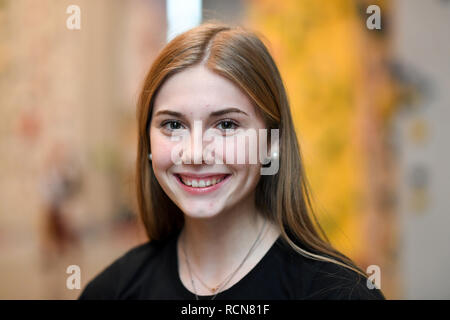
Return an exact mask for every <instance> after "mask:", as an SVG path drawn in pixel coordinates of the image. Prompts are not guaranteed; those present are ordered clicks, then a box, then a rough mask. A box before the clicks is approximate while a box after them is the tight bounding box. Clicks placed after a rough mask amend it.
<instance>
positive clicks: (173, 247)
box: [170, 233, 282, 300]
mask: <svg viewBox="0 0 450 320" xmlns="http://www.w3.org/2000/svg"><path fill="white" fill-rule="evenodd" d="M178 236H179V233H178V234H177V235H176V236H175V237H174V239H173V241H172V244H171V248H170V253H171V260H172V263H171V269H172V270H171V273H172V275H173V279H175V286H176V287H177V291H178V292H182V293H183V295H184V296H185V297H186V298H188V299H195V294H194V293H193V292H191V291H190V290H189V289H187V288H186V287H185V286H184V284H183V282H182V281H181V278H180V275H179V273H178V253H177V242H178ZM281 241H282V239H281V235H279V236H278V237H277V239H276V241H274V242H273V243H272V245H271V247H270V248H269V250H267V252H266V253H265V254H264V256H263V257H262V258H261V259H260V260H259V261H258V263H257V264H256V265H255V266H254V267H253V268H252V269H251V270H250V271H249V272H248V273H247V274H246V275H245V276H244V277H242V278H241V279H240V280H239V281H238V282H236V283H235V284H233V285H232V286H231V287H229V288H228V289H225V290H223V291H221V292H219V293H218V294H217V296H220V295H228V294H231V295H234V292H238V291H239V288H240V287H242V286H243V285H245V283H247V282H249V281H250V280H251V279H252V278H254V277H255V275H256V274H257V273H258V272H259V270H261V269H262V268H263V266H264V264H265V262H266V261H267V260H268V259H269V258H270V257H271V256H272V254H273V252H274V251H275V247H276V245H278V244H279V243H280V242H281ZM215 295H216V294H213V295H198V297H199V299H201V300H211V299H212V298H213V297H214V296H215Z"/></svg>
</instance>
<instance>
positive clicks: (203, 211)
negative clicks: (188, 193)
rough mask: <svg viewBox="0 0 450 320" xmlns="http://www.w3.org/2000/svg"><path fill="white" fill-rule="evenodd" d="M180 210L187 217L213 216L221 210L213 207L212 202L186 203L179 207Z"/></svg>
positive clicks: (204, 217) (205, 217)
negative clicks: (203, 203)
mask: <svg viewBox="0 0 450 320" xmlns="http://www.w3.org/2000/svg"><path fill="white" fill-rule="evenodd" d="M181 211H183V213H184V214H185V215H186V216H188V217H189V218H203V219H207V218H213V217H215V216H218V215H219V214H220V212H222V210H220V209H219V208H217V207H213V204H210V205H204V206H203V205H201V204H200V203H198V204H192V203H190V204H186V205H184V206H182V207H181Z"/></svg>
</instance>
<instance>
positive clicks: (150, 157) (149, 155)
mask: <svg viewBox="0 0 450 320" xmlns="http://www.w3.org/2000/svg"><path fill="white" fill-rule="evenodd" d="M148 160H150V161H152V154H151V153H149V154H148Z"/></svg>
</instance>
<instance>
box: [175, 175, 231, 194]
mask: <svg viewBox="0 0 450 320" xmlns="http://www.w3.org/2000/svg"><path fill="white" fill-rule="evenodd" d="M230 177H231V174H230V175H228V176H226V177H225V179H223V180H222V181H220V182H219V183H216V184H215V185H213V186H209V187H203V188H193V187H190V186H187V185H185V184H184V183H183V182H181V180H180V178H179V177H178V176H177V175H175V179H176V180H177V181H178V183H179V184H180V186H181V188H182V189H183V190H185V191H186V192H188V193H190V194H205V193H210V192H213V191H216V190H217V189H219V188H220V187H221V186H223V185H224V184H225V183H226V182H227V181H228V180H230Z"/></svg>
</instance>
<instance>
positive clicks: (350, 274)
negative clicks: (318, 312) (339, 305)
mask: <svg viewBox="0 0 450 320" xmlns="http://www.w3.org/2000/svg"><path fill="white" fill-rule="evenodd" d="M315 265H316V270H317V271H316V272H315V273H314V275H313V277H312V281H311V284H310V288H309V290H308V294H307V297H306V299H314V300H318V299H320V300H385V299H386V298H385V297H384V295H383V293H382V292H381V290H379V289H377V288H373V289H370V288H369V286H368V285H367V277H365V276H363V275H361V274H359V273H357V272H356V271H353V270H351V269H348V268H346V267H344V266H341V265H338V264H336V263H332V262H326V261H315Z"/></svg>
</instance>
